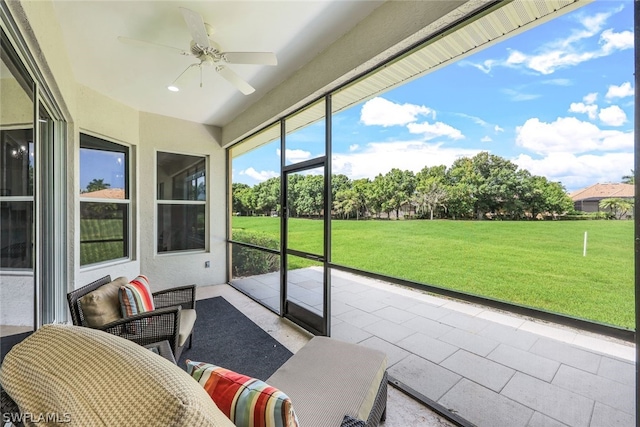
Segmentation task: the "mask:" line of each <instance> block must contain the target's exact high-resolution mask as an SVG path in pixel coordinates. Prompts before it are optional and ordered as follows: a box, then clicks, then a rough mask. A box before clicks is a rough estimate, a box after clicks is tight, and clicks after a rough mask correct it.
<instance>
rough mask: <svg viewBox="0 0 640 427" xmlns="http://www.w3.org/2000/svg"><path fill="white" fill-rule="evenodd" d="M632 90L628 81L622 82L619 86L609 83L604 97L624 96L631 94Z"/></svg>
mask: <svg viewBox="0 0 640 427" xmlns="http://www.w3.org/2000/svg"><path fill="white" fill-rule="evenodd" d="M633 94H634V91H633V88H632V87H631V83H630V82H624V83H622V84H621V85H620V86H616V85H611V86H609V90H607V94H606V95H605V98H607V99H612V98H626V97H627V96H633Z"/></svg>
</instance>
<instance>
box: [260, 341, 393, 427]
mask: <svg viewBox="0 0 640 427" xmlns="http://www.w3.org/2000/svg"><path fill="white" fill-rule="evenodd" d="M386 369H387V356H386V354H384V353H383V352H381V351H378V350H374V349H371V348H368V347H364V346H361V345H356V344H350V343H346V342H342V341H339V340H336V339H332V338H326V337H314V338H313V339H311V341H309V342H308V343H307V344H306V345H305V346H304V347H302V348H301V349H300V350H299V351H298V352H297V353H296V354H295V355H293V357H291V358H290V359H289V360H287V361H286V362H285V363H284V365H282V366H281V367H280V368H279V369H278V370H277V371H276V372H275V373H274V374H273V375H272V376H271V377H269V378H268V379H267V381H266V382H267V383H268V384H269V385H272V386H274V387H277V388H278V389H280V390H282V391H283V392H284V393H286V394H287V395H288V396H289V397H290V398H291V402H292V403H293V406H294V407H295V408H296V414H297V415H298V419H299V420H300V425H301V426H303V427H330V426H339V425H340V424H341V423H342V419H343V418H344V416H345V415H350V416H352V417H354V418H357V419H360V420H364V421H366V420H367V418H368V417H369V413H370V412H371V409H372V408H373V405H374V403H375V399H376V395H377V393H378V389H379V388H380V382H381V381H382V378H383V377H384V373H385V371H386Z"/></svg>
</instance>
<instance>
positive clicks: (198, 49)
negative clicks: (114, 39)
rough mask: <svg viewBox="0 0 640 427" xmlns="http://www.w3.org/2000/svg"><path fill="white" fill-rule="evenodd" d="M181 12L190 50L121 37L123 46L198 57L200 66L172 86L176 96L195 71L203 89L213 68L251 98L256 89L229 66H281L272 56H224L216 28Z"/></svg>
mask: <svg viewBox="0 0 640 427" xmlns="http://www.w3.org/2000/svg"><path fill="white" fill-rule="evenodd" d="M179 9H180V12H182V16H183V18H184V20H185V22H186V23H187V27H188V28H189V32H190V33H191V37H192V38H193V40H192V41H191V46H190V50H182V49H179V48H175V47H172V46H165V45H161V44H157V43H152V42H148V41H143V40H136V39H132V38H129V37H123V36H120V37H118V40H119V41H121V42H122V43H126V44H130V45H135V46H141V47H152V48H158V49H162V50H164V51H171V52H173V53H177V54H179V55H184V56H195V57H196V58H197V59H198V60H200V62H199V63H195V64H191V65H189V66H188V67H187V68H186V69H185V70H184V71H183V72H182V74H180V75H179V76H178V77H177V78H176V79H175V80H174V81H173V83H171V84H170V85H169V86H167V89H169V90H170V91H173V92H177V91H179V90H180V89H179V84H181V83H182V80H183V77H184V76H185V75H186V74H187V71H189V70H190V69H192V68H196V67H197V68H199V69H200V86H201V87H202V68H203V67H205V66H207V67H213V69H214V70H215V71H216V72H217V73H218V74H220V75H221V76H222V77H223V78H224V79H225V80H227V81H228V82H229V83H231V84H232V85H234V86H235V87H236V88H237V89H238V90H239V91H240V92H242V93H243V94H245V95H249V94H251V93H253V92H254V91H255V89H254V88H253V87H252V86H251V85H250V84H249V83H247V82H246V81H244V80H243V79H242V78H241V77H240V76H239V75H238V74H236V73H235V72H234V71H233V70H231V69H230V68H227V67H226V66H225V65H226V64H255V65H277V64H278V60H277V58H276V55H275V54H274V53H272V52H224V51H223V50H222V49H221V48H220V46H219V45H218V44H217V43H216V42H214V41H213V40H211V39H210V38H209V37H211V35H212V34H213V27H211V25H209V24H207V23H205V22H204V20H203V19H202V16H200V14H199V13H197V12H194V11H193V10H190V9H187V8H184V7H180V8H179Z"/></svg>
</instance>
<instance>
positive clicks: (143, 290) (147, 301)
mask: <svg viewBox="0 0 640 427" xmlns="http://www.w3.org/2000/svg"><path fill="white" fill-rule="evenodd" d="M119 297H120V308H121V310H122V317H129V316H133V315H136V314H140V313H145V312H147V311H153V310H155V307H154V305H153V296H152V295H151V288H150V287H149V279H147V276H143V275H140V276H138V277H136V278H135V279H133V280H132V281H130V282H129V283H127V284H126V285H124V286H121V287H120V295H119Z"/></svg>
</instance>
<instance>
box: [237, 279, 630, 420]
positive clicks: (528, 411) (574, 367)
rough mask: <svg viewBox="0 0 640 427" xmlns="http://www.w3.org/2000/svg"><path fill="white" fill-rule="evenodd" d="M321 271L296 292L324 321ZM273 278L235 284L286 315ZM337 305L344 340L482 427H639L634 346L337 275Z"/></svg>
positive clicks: (335, 326)
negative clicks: (377, 355)
mask: <svg viewBox="0 0 640 427" xmlns="http://www.w3.org/2000/svg"><path fill="white" fill-rule="evenodd" d="M314 270H315V268H313V267H312V268H309V269H304V270H294V271H289V273H288V275H289V285H288V286H289V294H290V295H291V298H292V300H294V301H295V302H298V303H299V304H304V305H305V306H307V307H311V308H312V309H314V310H315V311H316V312H318V313H319V312H320V310H321V309H322V298H321V295H322V287H321V279H322V276H321V274H320V271H317V270H315V271H314ZM273 274H274V273H270V275H267V276H269V278H268V280H260V279H259V277H260V276H255V277H254V278H253V279H255V280H256V281H252V280H249V279H247V278H245V279H238V280H233V282H232V284H233V285H234V286H235V287H236V288H238V289H241V290H243V292H246V293H247V294H249V295H251V296H252V297H253V298H255V299H257V300H263V301H262V302H263V303H264V304H266V305H270V304H271V307H273V308H276V307H274V304H275V303H274V302H275V301H277V298H273V292H279V284H278V282H277V281H276V280H273ZM275 274H276V275H277V273H275ZM256 283H261V284H262V286H263V287H265V288H269V289H260V290H257V289H256V288H255V285H256ZM313 283H315V286H314V285H313ZM261 297H265V298H264V299H263V298H261ZM305 300H306V301H305ZM332 300H333V306H334V308H335V309H334V311H333V318H332V336H333V337H334V338H337V339H342V340H344V341H349V342H354V343H359V344H362V345H366V346H368V347H372V348H377V349H379V350H381V351H384V352H385V353H387V356H388V359H389V374H390V375H391V376H392V377H393V378H395V379H397V380H398V381H400V382H402V383H404V384H406V385H408V386H409V387H411V388H413V389H414V390H415V391H417V392H419V393H421V394H422V395H424V396H426V397H428V398H429V399H431V400H433V401H435V402H437V403H438V404H439V405H441V406H442V407H444V408H446V409H447V410H449V411H451V412H452V413H455V414H457V415H459V416H461V417H463V418H464V419H466V420H468V421H469V422H470V423H473V424H475V425H477V426H481V427H482V426H487V427H499V426H505V427H514V426H528V427H534V426H570V427H597V426H629V427H632V426H635V425H636V420H635V387H636V384H635V363H634V361H635V346H634V345H633V344H631V343H626V342H622V341H620V340H615V339H612V338H609V337H603V336H598V335H595V334H592V333H586V332H582V331H579V330H576V329H572V328H568V327H563V326H559V325H553V324H549V323H546V322H541V321H535V320H531V319H528V318H524V317H521V316H517V315H513V314H510V313H506V312H499V311H496V310H492V309H487V308H485V307H482V306H478V305H473V304H467V303H463V302H460V301H454V300H450V299H446V298H441V297H437V296H434V295H430V294H427V293H425V292H420V291H416V290H413V289H409V288H404V287H400V286H396V285H392V284H389V283H385V282H381V281H378V280H372V279H369V278H365V277H362V276H356V275H353V274H349V273H345V272H341V271H335V270H334V271H333V272H332ZM424 425H427V424H424ZM433 425H439V424H433Z"/></svg>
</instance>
